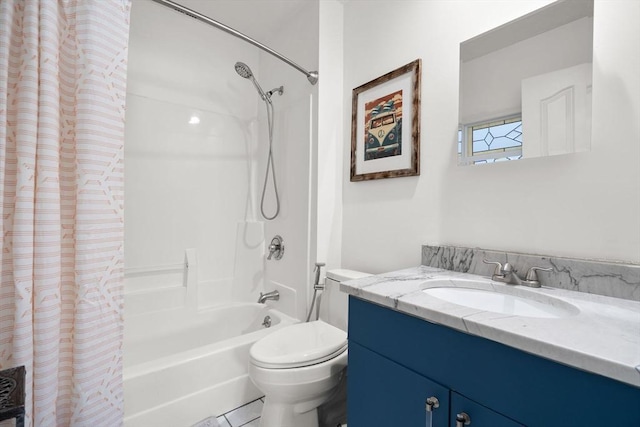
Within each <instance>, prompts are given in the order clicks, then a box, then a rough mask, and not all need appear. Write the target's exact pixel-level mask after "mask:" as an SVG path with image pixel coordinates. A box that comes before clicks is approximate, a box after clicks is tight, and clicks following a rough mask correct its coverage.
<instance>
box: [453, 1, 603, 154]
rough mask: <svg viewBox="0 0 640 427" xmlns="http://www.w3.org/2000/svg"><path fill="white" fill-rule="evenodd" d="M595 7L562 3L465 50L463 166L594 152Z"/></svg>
mask: <svg viewBox="0 0 640 427" xmlns="http://www.w3.org/2000/svg"><path fill="white" fill-rule="evenodd" d="M592 58H593V1H592V0H561V1H556V2H554V3H551V4H549V5H547V6H545V7H543V8H541V9H538V10H535V11H533V12H531V13H529V14H527V15H525V16H522V17H520V18H518V19H515V20H513V21H511V22H508V23H506V24H504V25H501V26H499V27H497V28H495V29H493V30H490V31H488V32H486V33H483V34H480V35H479V36H476V37H474V38H472V39H469V40H466V41H464V42H462V43H461V44H460V104H459V105H460V109H459V123H460V128H459V132H458V160H459V163H460V164H462V165H471V164H479V163H494V162H499V161H508V160H516V159H521V158H530V157H539V156H550V155H556V154H567V153H574V152H580V151H588V150H589V149H590V147H591V75H592Z"/></svg>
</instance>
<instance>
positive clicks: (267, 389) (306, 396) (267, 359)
mask: <svg viewBox="0 0 640 427" xmlns="http://www.w3.org/2000/svg"><path fill="white" fill-rule="evenodd" d="M366 276H369V275H368V274H365V273H360V272H357V271H351V270H332V271H328V272H327V275H326V280H325V289H324V291H323V292H322V295H321V298H319V302H320V320H316V321H312V322H308V323H298V324H295V325H291V326H287V327H285V328H282V329H280V330H278V331H276V332H274V333H272V334H269V335H267V336H266V337H264V338H262V339H260V340H258V341H257V342H256V343H255V344H254V345H253V346H252V347H251V350H250V352H249V377H250V378H251V380H252V381H253V382H254V384H255V385H256V386H257V387H258V389H260V390H261V391H262V392H263V393H264V394H265V401H264V406H263V409H262V416H261V418H260V426H261V427H317V426H318V411H317V409H318V406H320V405H321V404H323V403H324V402H325V401H326V400H327V399H329V398H330V397H331V395H332V394H333V393H334V391H335V389H336V387H337V386H338V384H339V383H340V381H341V379H342V377H343V375H344V373H345V368H346V366H347V332H346V331H347V318H348V296H347V295H346V294H344V293H342V292H340V282H342V281H345V280H352V279H358V278H361V277H366ZM312 318H313V315H312Z"/></svg>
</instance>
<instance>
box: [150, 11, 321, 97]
mask: <svg viewBox="0 0 640 427" xmlns="http://www.w3.org/2000/svg"><path fill="white" fill-rule="evenodd" d="M153 1H154V2H156V3H158V4H160V5H162V6H166V7H168V8H170V9H173V10H175V11H176V12H180V13H183V14H185V15H187V16H190V17H192V18H194V19H197V20H198V21H200V22H204V23H205V24H209V25H211V26H214V27H216V28H218V29H219V30H222V31H224V32H226V33H228V34H231V35H232V36H235V37H238V38H239V39H242V40H244V41H246V42H249V43H251V44H252V45H254V46H255V47H257V48H260V49H262V50H264V51H265V52H267V53H270V54H271V55H273V56H275V57H276V58H278V59H280V60H281V61H283V62H285V63H287V64H289V65H290V66H292V67H293V68H295V69H296V70H298V71H300V72H301V73H302V74H304V75H306V76H307V80H309V83H311V84H312V85H315V84H316V83H317V82H318V72H317V71H307V70H306V69H304V68H302V67H301V66H300V65H298V64H296V63H295V62H293V61H292V60H290V59H289V58H287V57H286V56H284V55H282V54H280V53H278V52H276V51H275V50H273V49H271V48H270V47H268V46H265V45H263V44H262V43H260V42H258V41H256V40H254V39H252V38H251V37H249V36H247V35H245V34H242V33H241V32H240V31H237V30H234V29H233V28H231V27H229V26H226V25H224V24H223V23H221V22H218V21H216V20H215V19H211V18H209V17H208V16H205V15H203V14H201V13H199V12H196V11H195V10H192V9H189V8H187V7H184V6H182V5H181V4H178V3H175V2H173V1H171V0H153Z"/></svg>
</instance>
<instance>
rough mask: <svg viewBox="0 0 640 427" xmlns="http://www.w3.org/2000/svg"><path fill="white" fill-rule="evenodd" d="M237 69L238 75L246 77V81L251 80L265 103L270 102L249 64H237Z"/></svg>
mask: <svg viewBox="0 0 640 427" xmlns="http://www.w3.org/2000/svg"><path fill="white" fill-rule="evenodd" d="M235 68H236V73H238V75H239V76H240V77H244V78H245V79H249V80H251V82H252V83H253V85H254V86H255V87H256V89H257V91H258V93H259V94H260V97H261V98H262V100H263V101H269V102H270V100H269V97H267V95H266V94H265V93H264V91H263V90H262V88H261V87H260V85H259V84H258V82H257V81H256V79H255V78H254V77H253V73H252V72H251V68H249V66H248V65H247V64H245V63H244V62H236V65H235Z"/></svg>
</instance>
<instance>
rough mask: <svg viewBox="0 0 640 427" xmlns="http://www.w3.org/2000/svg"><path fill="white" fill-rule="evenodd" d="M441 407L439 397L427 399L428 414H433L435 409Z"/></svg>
mask: <svg viewBox="0 0 640 427" xmlns="http://www.w3.org/2000/svg"><path fill="white" fill-rule="evenodd" d="M439 407H440V401H439V400H438V398H437V397H435V396H431V397H428V398H427V401H426V409H427V412H433V410H434V409H438V408H439Z"/></svg>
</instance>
